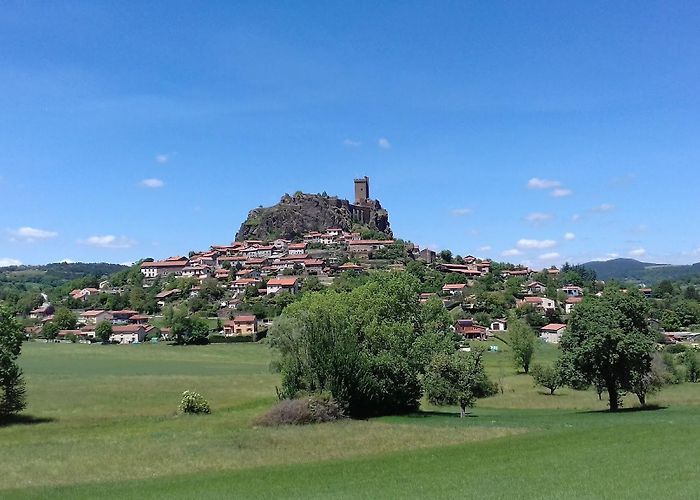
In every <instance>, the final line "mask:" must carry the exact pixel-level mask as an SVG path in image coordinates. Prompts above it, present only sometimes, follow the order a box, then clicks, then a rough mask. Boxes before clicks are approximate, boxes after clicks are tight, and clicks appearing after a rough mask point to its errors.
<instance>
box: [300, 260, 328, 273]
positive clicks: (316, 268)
mask: <svg viewBox="0 0 700 500" xmlns="http://www.w3.org/2000/svg"><path fill="white" fill-rule="evenodd" d="M303 265H304V269H305V270H306V272H307V273H309V274H323V261H322V260H321V259H306V260H305V261H303Z"/></svg>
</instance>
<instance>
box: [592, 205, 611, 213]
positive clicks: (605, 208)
mask: <svg viewBox="0 0 700 500" xmlns="http://www.w3.org/2000/svg"><path fill="white" fill-rule="evenodd" d="M613 210H615V205H613V204H612V203H602V204H600V205H598V206H595V207H593V208H591V212H596V213H599V214H603V213H607V212H612V211H613Z"/></svg>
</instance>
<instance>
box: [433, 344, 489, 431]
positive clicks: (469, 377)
mask: <svg viewBox="0 0 700 500" xmlns="http://www.w3.org/2000/svg"><path fill="white" fill-rule="evenodd" d="M483 355H484V353H483V350H481V349H473V350H472V351H471V352H461V351H458V352H455V353H452V354H447V353H444V352H439V353H437V354H436V355H435V356H434V357H433V359H432V361H431V362H430V364H429V365H428V366H427V368H426V370H425V376H424V377H423V386H424V387H425V392H426V394H427V396H428V400H429V401H430V402H431V403H433V404H435V405H440V406H443V405H454V404H456V405H458V406H459V408H460V417H464V416H465V414H466V411H467V408H471V407H472V406H474V404H475V403H476V400H477V399H478V398H483V397H487V396H492V395H494V394H496V392H497V387H496V384H494V383H492V382H491V381H489V379H488V377H487V375H486V371H485V370H484V365H483V360H482V358H483Z"/></svg>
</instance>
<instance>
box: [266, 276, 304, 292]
mask: <svg viewBox="0 0 700 500" xmlns="http://www.w3.org/2000/svg"><path fill="white" fill-rule="evenodd" d="M298 291H299V278H297V277H296V276H278V277H277V278H272V279H271V280H270V281H268V282H267V290H266V293H267V295H274V294H277V293H280V292H289V293H291V294H295V293H297V292H298Z"/></svg>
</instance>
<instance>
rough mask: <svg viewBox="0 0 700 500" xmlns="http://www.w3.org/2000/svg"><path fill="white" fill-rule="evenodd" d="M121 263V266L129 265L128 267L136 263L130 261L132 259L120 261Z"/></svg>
mask: <svg viewBox="0 0 700 500" xmlns="http://www.w3.org/2000/svg"><path fill="white" fill-rule="evenodd" d="M119 265H120V266H128V267H131V266H133V265H134V263H133V262H132V261H130V260H127V261H126V262H120V263H119Z"/></svg>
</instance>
